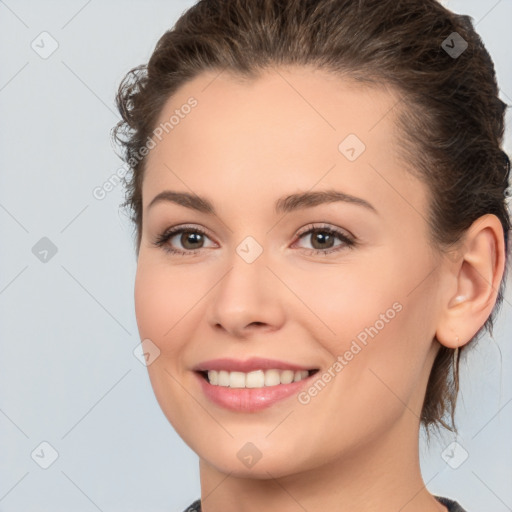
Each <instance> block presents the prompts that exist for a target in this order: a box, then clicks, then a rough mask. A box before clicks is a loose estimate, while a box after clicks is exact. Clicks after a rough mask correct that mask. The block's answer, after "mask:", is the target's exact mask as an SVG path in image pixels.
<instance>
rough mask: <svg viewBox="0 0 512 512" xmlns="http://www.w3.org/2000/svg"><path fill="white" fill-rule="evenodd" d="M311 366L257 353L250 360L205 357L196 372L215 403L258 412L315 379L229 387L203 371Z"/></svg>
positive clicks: (201, 384)
mask: <svg viewBox="0 0 512 512" xmlns="http://www.w3.org/2000/svg"><path fill="white" fill-rule="evenodd" d="M260 369H262V370H266V369H276V370H294V371H296V370H309V369H311V368H306V367H304V366H299V365H295V364H291V363H285V362H283V361H277V360H275V359H262V358H258V357H253V358H251V359H248V360H246V361H239V360H235V359H229V358H224V359H214V360H211V361H204V362H203V363H201V364H199V365H197V366H196V367H195V368H194V370H195V371H194V374H195V375H196V378H197V379H198V380H199V384H200V386H201V389H202V390H203V393H204V394H205V395H206V397H207V398H208V399H210V400H211V401H212V402H213V403H215V404H217V405H220V406H221V407H224V408H226V409H230V410H232V411H238V412H256V411H259V410H261V409H265V408H267V407H270V406H271V405H274V404H275V403H277V402H279V401H280V400H283V399H285V398H288V397H290V396H292V395H295V394H297V393H298V392H299V391H300V389H301V388H302V387H304V386H305V385H308V384H309V383H310V382H311V381H310V379H311V377H313V375H310V376H309V377H307V378H305V379H302V380H300V381H298V382H290V384H278V385H276V386H266V387H262V388H229V387H226V386H215V385H213V384H210V383H209V382H208V381H207V380H206V379H205V378H204V376H203V374H202V373H200V372H206V371H208V370H217V371H219V370H226V371H240V372H250V371H254V370H260Z"/></svg>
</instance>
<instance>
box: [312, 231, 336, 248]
mask: <svg viewBox="0 0 512 512" xmlns="http://www.w3.org/2000/svg"><path fill="white" fill-rule="evenodd" d="M329 239H332V235H331V234H330V233H327V232H325V231H319V232H317V235H316V237H314V239H313V240H314V243H313V246H315V244H316V242H317V240H320V243H322V242H323V243H325V242H326V241H327V242H328V241H329ZM331 241H332V240H331ZM329 247H330V245H329ZM325 248H326V247H319V249H325Z"/></svg>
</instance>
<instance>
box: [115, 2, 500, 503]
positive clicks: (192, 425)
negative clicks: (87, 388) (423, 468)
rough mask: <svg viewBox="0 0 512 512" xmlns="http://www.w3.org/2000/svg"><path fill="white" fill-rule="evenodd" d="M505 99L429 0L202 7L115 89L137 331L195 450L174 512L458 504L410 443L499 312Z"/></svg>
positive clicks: (443, 403) (449, 404)
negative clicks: (426, 478) (197, 492)
mask: <svg viewBox="0 0 512 512" xmlns="http://www.w3.org/2000/svg"><path fill="white" fill-rule="evenodd" d="M497 91H498V89H497V85H496V80H495V74H494V68H493V64H492V61H491V59H490V57H489V55H488V53H487V51H486V50H485V48H484V47H483V45H482V42H481V40H480V38H479V36H478V35H477V34H476V33H475V31H474V29H473V26H472V24H471V21H470V19H469V18H468V17H465V16H458V15H455V14H454V13H452V12H450V11H448V10H446V9H445V8H444V7H442V6H441V5H440V4H439V3H437V2H436V1H435V0H427V1H425V0H405V1H402V2H395V1H394V0H378V1H377V0H366V1H365V0H360V1H356V0H314V1H313V0H307V1H305V0H300V1H299V0H264V1H263V0H262V1H261V2H260V1H258V2H255V1H253V0H202V1H200V2H198V3H197V4H196V5H194V6H193V7H192V8H190V9H189V10H188V11H186V12H185V13H184V14H183V15H182V16H181V18H180V19H179V20H178V22H177V23H176V25H175V26H174V27H173V29H172V30H169V31H168V32H166V33H165V34H164V35H163V36H162V37H161V39H160V40H159V42H158V44H157V46H156V49H155V51H154V53H153V55H152V56H151V58H150V60H149V63H148V65H147V66H144V65H143V66H138V67H137V68H134V69H133V70H132V71H131V72H130V73H128V75H127V76H126V77H125V79H124V80H123V82H122V84H121V85H120V88H119V91H118V96H117V102H118V107H119V110H120V112H121V114H122V116H123V121H122V122H121V123H119V124H118V126H117V127H116V131H115V136H116V138H117V140H118V142H120V143H121V145H122V147H123V149H124V158H125V160H126V161H127V163H128V164H129V165H130V167H131V168H132V170H133V174H132V175H131V177H130V179H129V180H128V182H127V200H126V205H127V206H129V207H130V208H131V212H132V216H133V220H134V223H135V227H136V232H137V242H136V243H137V245H136V251H137V255H138V262H137V276H136V283H135V305H136V317H137V323H138V327H139V333H140V336H141V339H142V340H143V344H144V345H145V348H146V352H147V353H148V354H153V355H151V356H149V357H150V359H151V360H149V359H148V372H149V376H150V379H151V383H152V386H153V389H154V392H155V395H156V397H157V400H158V402H159V404H160V406H161V408H162V410H163V412H164V414H165V415H166V417H167V418H168V420H169V421H170V423H171V424H172V425H173V427H174V428H175V429H176V431H177V432H178V434H179V435H180V436H181V437H182V438H183V440H184V441H185V442H186V443H187V444H188V445H189V446H190V447H191V448H192V449H193V450H194V451H195V452H196V453H197V454H198V456H199V459H200V476H201V500H198V501H196V502H195V503H194V504H193V505H191V507H190V508H189V509H188V510H190V511H192V510H201V509H202V510H203V511H205V512H218V511H221V510H222V511H225V512H226V511H227V512H229V511H234V510H237V511H239V510H243V511H253V510H254V511H256V510H258V511H260V510H279V511H288V510H289V511H295V510H299V509H303V510H308V511H310V512H311V511H317V510H318V511H319V510H336V511H338V512H348V511H351V512H353V511H355V510H357V511H358V512H367V511H379V512H388V511H389V512H391V511H393V512H396V511H398V510H400V511H401V512H412V511H422V512H434V511H446V510H449V511H463V510H464V508H462V506H461V505H460V504H459V503H457V501H455V500H454V499H450V498H447V497H440V496H435V495H432V494H431V493H429V492H428V490H427V489H426V487H425V484H424V482H423V480H422V477H421V472H420V465H419V457H418V438H419V429H420V427H421V426H423V427H425V428H426V429H427V431H429V430H432V429H433V428H434V429H435V428H439V426H444V427H446V428H448V429H451V430H455V425H454V422H453V412H454V407H455V400H456V395H457V391H458V361H459V357H460V354H461V352H462V351H463V350H467V349H469V348H470V347H471V346H472V344H473V343H474V340H476V339H477V338H478V336H479V335H480V334H481V333H482V332H483V331H484V330H485V328H488V327H491V325H492V319H493V317H494V315H495V314H496V309H497V306H498V305H499V303H500V302H501V300H502V293H503V283H504V275H505V269H506V259H507V237H508V231H509V228H510V219H509V214H508V212H507V208H506V203H505V197H506V189H507V186H508V177H509V168H510V162H509V159H508V157H507V155H506V154H505V153H504V152H503V151H502V149H501V142H502V137H503V113H504V110H505V105H504V104H503V102H501V101H500V99H499V98H498V96H497ZM324 245H325V247H323V246H324ZM460 501H461V503H462V504H463V500H460ZM469 512H470V511H469Z"/></svg>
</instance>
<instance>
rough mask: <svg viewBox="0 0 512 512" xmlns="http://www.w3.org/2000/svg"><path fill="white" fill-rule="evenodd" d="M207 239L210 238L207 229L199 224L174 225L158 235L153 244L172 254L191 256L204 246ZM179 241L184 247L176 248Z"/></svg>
mask: <svg viewBox="0 0 512 512" xmlns="http://www.w3.org/2000/svg"><path fill="white" fill-rule="evenodd" d="M205 239H209V237H208V235H207V234H206V231H204V230H203V229H201V228H199V227H197V226H174V227H172V228H170V229H167V230H165V231H164V232H163V233H162V234H161V235H158V237H157V238H156V240H155V241H154V242H153V244H154V245H156V246H157V247H161V248H162V249H164V250H165V251H166V252H169V253H171V254H181V255H183V256H185V255H187V256H189V255H193V254H197V253H198V252H200V250H201V249H203V248H204V241H205ZM177 243H179V244H181V245H182V247H183V249H180V248H176V247H175V245H176V244H177Z"/></svg>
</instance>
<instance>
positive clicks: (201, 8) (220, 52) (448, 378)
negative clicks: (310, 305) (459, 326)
mask: <svg viewBox="0 0 512 512" xmlns="http://www.w3.org/2000/svg"><path fill="white" fill-rule="evenodd" d="M454 32H456V33H457V34H454ZM466 44H467V47H465V45H466ZM453 48H455V50H458V52H456V53H460V50H463V51H462V53H460V54H459V55H457V54H456V53H454V52H453V51H451V52H450V49H453ZM464 48H465V49H464ZM279 65H299V66H306V65H307V66H313V67H315V68H318V69H323V70H328V71H332V72H334V73H336V74H338V75H340V76H342V77H350V78H351V79H354V80H356V81H358V82H365V83H369V84H374V85H375V86H377V87H378V86H382V85H383V84H385V85H386V86H388V85H390V86H392V87H393V88H394V90H396V91H398V93H399V94H400V96H401V99H402V100H403V101H401V102H400V103H401V105H400V106H399V109H398V111H399V116H398V117H397V126H398V127H399V129H400V134H401V137H402V155H401V157H402V158H403V159H404V161H406V162H407V163H408V167H409V168H411V167H412V168H413V169H411V171H412V172H414V173H415V175H417V177H419V178H420V179H421V180H422V181H423V182H424V183H426V185H427V186H428V190H429V193H430V194H429V195H430V211H429V216H428V219H427V221H428V223H429V226H430V233H431V236H432V242H433V243H434V244H435V246H436V247H438V248H439V250H441V251H448V250H453V249H457V247H458V242H459V241H460V239H461V236H462V235H463V234H464V232H465V231H466V230H467V229H468V228H469V226H470V225H471V224H472V223H473V221H475V220H476V219H477V218H478V217H480V216H482V215H484V214H487V213H491V214H494V215H496V216H497V217H498V218H499V219H500V221H501V223H502V226H503V229H504V232H505V241H506V245H507V247H508V232H509V229H510V217H509V213H508V210H507V205H506V195H507V187H508V179H509V172H510V160H509V158H508V156H507V155H506V154H505V152H504V151H502V149H501V144H502V140H503V132H504V112H505V109H506V105H505V103H503V102H502V101H501V100H500V99H499V97H498V86H497V83H496V76H495V71H494V65H493V62H492V60H491V58H490V56H489V54H488V52H487V51H486V49H485V47H484V45H483V43H482V40H481V38H480V37H479V35H478V34H477V33H476V32H475V30H474V27H473V24H472V20H471V18H470V17H469V16H464V15H457V14H454V13H453V12H451V11H449V10H447V9H446V8H444V7H443V6H442V5H440V4H439V3H438V2H437V1H436V0H402V1H399V2H398V1H396V0H257V1H256V0H200V1H199V2H198V3H197V4H195V5H194V6H192V7H191V8H190V9H188V10H187V11H186V12H185V13H184V14H183V15H182V16H181V17H180V18H179V19H178V21H177V22H176V24H175V25H174V27H173V28H172V29H171V30H168V31H167V32H165V34H164V35H163V36H162V37H161V38H160V39H159V41H158V43H157V45H156V48H155V50H154V52H153V54H152V56H151V58H150V60H149V63H148V64H147V65H140V66H137V67H135V68H133V69H132V70H131V71H129V72H128V73H127V75H126V76H125V78H124V79H123V81H122V82H121V84H120V86H119V90H118V92H117V97H116V101H117V106H118V109H119V111H120V113H121V115H122V118H123V120H122V121H120V122H119V123H118V124H117V125H116V127H115V128H114V130H113V138H114V141H115V142H117V143H118V144H120V145H121V146H122V149H123V158H124V160H125V161H126V162H127V163H128V165H129V167H130V168H131V171H132V172H131V173H130V174H129V179H128V180H127V181H126V201H125V203H124V204H123V206H127V207H129V209H130V212H131V218H132V220H133V221H134V224H135V228H136V231H137V243H136V251H137V255H138V251H139V247H140V242H141V230H142V180H143V176H144V164H145V160H146V159H145V158H140V157H139V155H140V150H141V148H142V147H143V146H144V145H145V144H146V140H147V138H148V137H149V136H151V135H152V132H153V130H154V129H155V124H156V120H157V118H158V116H159V114H160V112H161V109H162V108H163V106H164V103H165V102H166V101H167V100H168V99H169V97H170V96H172V95H173V94H174V93H175V92H176V90H177V89H178V88H179V87H181V86H182V85H184V84H185V83H186V82H187V81H190V80H191V79H193V78H194V77H195V76H197V75H198V74H200V73H201V72H204V71H211V70H214V71H217V70H218V71H219V72H220V71H222V70H228V71H230V72H233V73H234V74H236V75H237V76H241V77H247V78H257V77H258V72H259V71H262V70H264V69H265V68H268V67H271V66H279ZM507 254H508V249H507ZM507 268H508V266H507ZM504 282H505V280H504V279H503V280H502V282H501V285H500V289H499V291H498V296H497V301H496V305H495V307H494V309H493V311H492V313H491V315H490V316H489V318H488V320H487V322H486V323H485V325H484V326H482V328H481V329H480V330H479V331H478V333H477V334H476V335H475V336H474V338H473V340H472V341H474V340H476V338H478V337H479V335H480V334H481V333H482V330H483V329H484V328H488V330H489V332H490V333H491V334H492V326H493V319H494V317H495V314H496V312H497V309H498V307H499V305H500V304H501V302H502V300H503V289H504ZM467 346H468V345H465V346H464V347H463V348H465V347H467ZM461 351H462V349H461V350H459V352H458V357H457V358H455V359H456V360H455V361H454V357H453V355H454V351H453V350H452V349H449V348H447V347H444V346H441V348H440V350H439V352H438V354H437V357H436V359H435V361H434V364H433V367H432V371H431V374H430V378H429V382H428V386H427V392H426V396H425V401H424V404H423V410H422V414H421V422H422V424H423V425H424V426H425V427H427V432H428V430H429V429H428V427H430V426H435V427H437V428H439V424H441V425H443V426H444V427H446V428H448V429H449V430H452V431H453V430H456V429H455V423H454V410H455V404H456V398H457V391H458V366H459V357H460V353H461ZM447 413H449V415H450V419H451V424H449V423H447V421H446V420H447V418H446V415H447Z"/></svg>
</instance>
